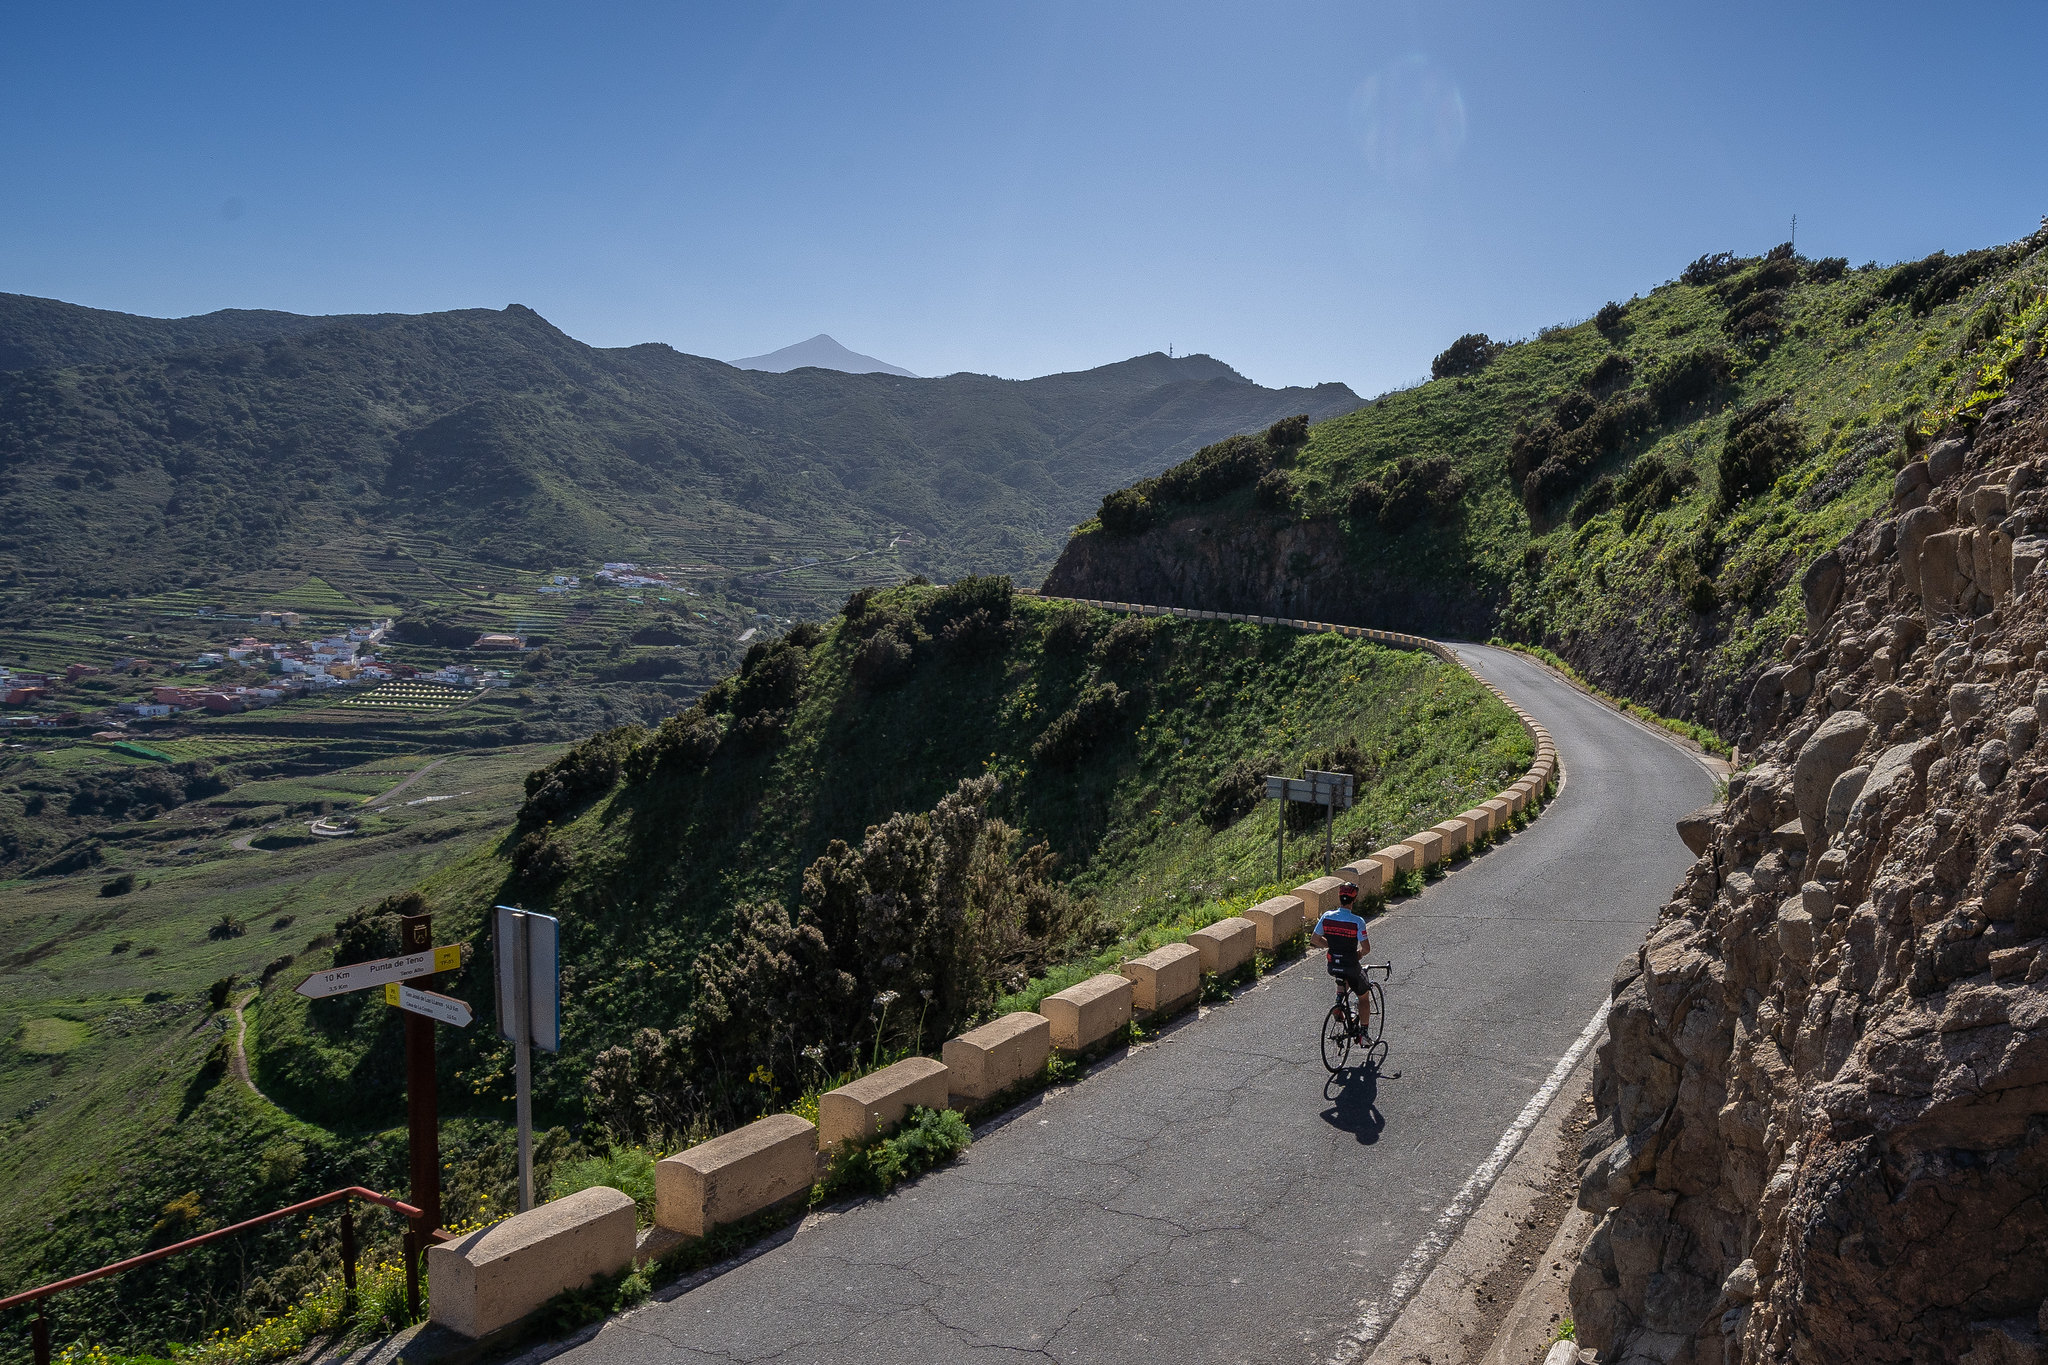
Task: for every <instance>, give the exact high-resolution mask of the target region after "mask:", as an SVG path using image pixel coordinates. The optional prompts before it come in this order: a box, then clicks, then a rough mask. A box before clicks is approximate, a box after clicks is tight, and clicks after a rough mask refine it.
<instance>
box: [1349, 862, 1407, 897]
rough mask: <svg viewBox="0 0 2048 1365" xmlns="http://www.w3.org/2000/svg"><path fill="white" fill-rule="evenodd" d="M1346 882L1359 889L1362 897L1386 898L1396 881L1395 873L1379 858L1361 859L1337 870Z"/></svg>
mask: <svg viewBox="0 0 2048 1365" xmlns="http://www.w3.org/2000/svg"><path fill="white" fill-rule="evenodd" d="M1337 870H1338V871H1339V872H1341V873H1342V874H1343V875H1344V878H1345V880H1347V881H1349V882H1351V883H1353V884H1354V885H1356V886H1357V887H1358V894H1359V895H1361V896H1384V895H1386V894H1387V885H1388V883H1390V882H1392V881H1393V879H1394V874H1393V871H1392V870H1391V869H1390V868H1388V866H1387V865H1386V864H1385V863H1383V862H1381V861H1380V860H1379V859H1377V858H1360V859H1359V860H1358V861H1357V862H1352V863H1346V864H1344V866H1343V867H1341V868H1339V869H1337Z"/></svg>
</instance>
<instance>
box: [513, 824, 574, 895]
mask: <svg viewBox="0 0 2048 1365" xmlns="http://www.w3.org/2000/svg"><path fill="white" fill-rule="evenodd" d="M575 861H576V860H575V857H574V855H572V854H571V853H570V852H569V846H568V845H567V844H565V843H564V842H562V840H560V839H558V838H556V837H555V834H554V831H553V830H548V829H535V830H528V831H527V832H526V835H525V837H523V838H522V839H520V841H519V843H518V844H517V846H515V847H514V848H513V850H512V871H513V874H514V875H515V876H517V877H518V878H519V880H521V881H522V882H524V883H526V884H527V885H528V886H530V887H533V888H536V889H546V888H547V887H550V886H553V885H554V884H555V883H556V882H559V881H560V880H562V878H564V877H566V876H568V875H569V871H570V869H571V868H572V867H574V866H575Z"/></svg>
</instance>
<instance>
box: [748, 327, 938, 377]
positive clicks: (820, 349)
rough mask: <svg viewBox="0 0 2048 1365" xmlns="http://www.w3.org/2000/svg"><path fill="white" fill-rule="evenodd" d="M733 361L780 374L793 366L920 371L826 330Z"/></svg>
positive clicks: (850, 370)
mask: <svg viewBox="0 0 2048 1365" xmlns="http://www.w3.org/2000/svg"><path fill="white" fill-rule="evenodd" d="M733 364H734V365H735V366H737V367H739V368H740V369H742V370H770V371H773V372H774V373H776V374H787V373H788V372H789V371H791V370H804V369H811V370H839V371H841V372H842V373H845V374H893V375H900V376H902V377H903V378H905V379H915V378H917V376H916V375H914V374H912V373H911V372H910V371H908V370H906V369H904V368H903V367H902V366H901V365H891V364H890V363H889V362H888V361H886V360H877V359H875V358H874V357H873V356H871V355H862V354H861V353H860V352H858V351H849V350H847V349H846V348H845V347H844V346H841V345H840V344H839V343H838V342H836V341H834V340H833V339H832V338H831V337H828V336H826V335H825V334H824V333H823V332H820V333H818V334H817V335H816V336H814V337H812V338H811V339H810V340H809V341H799V342H798V343H796V345H794V346H785V347H783V348H782V349H781V350H779V351H770V352H768V354H766V355H750V356H748V357H746V358H745V359H743V360H735V361H733Z"/></svg>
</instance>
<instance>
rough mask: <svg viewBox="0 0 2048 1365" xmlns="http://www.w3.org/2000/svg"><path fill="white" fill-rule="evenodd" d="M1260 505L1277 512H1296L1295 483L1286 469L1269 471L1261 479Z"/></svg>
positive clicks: (1259, 490) (1259, 487) (1258, 494)
mask: <svg viewBox="0 0 2048 1365" xmlns="http://www.w3.org/2000/svg"><path fill="white" fill-rule="evenodd" d="M1257 497H1258V504H1259V506H1261V507H1264V508H1267V509H1268V510H1270V511H1275V512H1291V511H1293V510H1294V481H1293V480H1291V479H1289V478H1288V477H1287V471H1286V470H1284V469H1269V470H1267V471H1266V473H1265V474H1264V475H1262V476H1261V477H1260V479H1259V486H1258V493H1257Z"/></svg>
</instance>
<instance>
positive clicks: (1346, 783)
mask: <svg viewBox="0 0 2048 1365" xmlns="http://www.w3.org/2000/svg"><path fill="white" fill-rule="evenodd" d="M1354 785H1355V779H1354V778H1353V777H1352V776H1351V774H1350V773H1319V772H1315V771H1313V770H1312V771H1309V772H1306V773H1303V774H1302V775H1301V776H1300V777H1269V778H1267V779H1266V795H1268V796H1270V797H1272V798H1273V799H1274V800H1276V801H1278V802H1280V803H1281V806H1280V839H1279V842H1278V844H1276V845H1275V847H1274V854H1273V856H1274V864H1275V866H1276V867H1277V869H1278V873H1277V876H1278V879H1279V880H1281V881H1285V880H1287V805H1286V803H1287V802H1289V801H1299V802H1301V803H1303V804H1304V805H1309V806H1322V807H1324V812H1325V819H1324V822H1323V871H1325V872H1328V871H1329V870H1330V867H1331V864H1332V863H1333V862H1334V861H1335V853H1336V845H1337V811H1338V810H1339V809H1340V808H1341V809H1344V810H1349V809H1351V802H1352V794H1353V789H1354Z"/></svg>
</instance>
